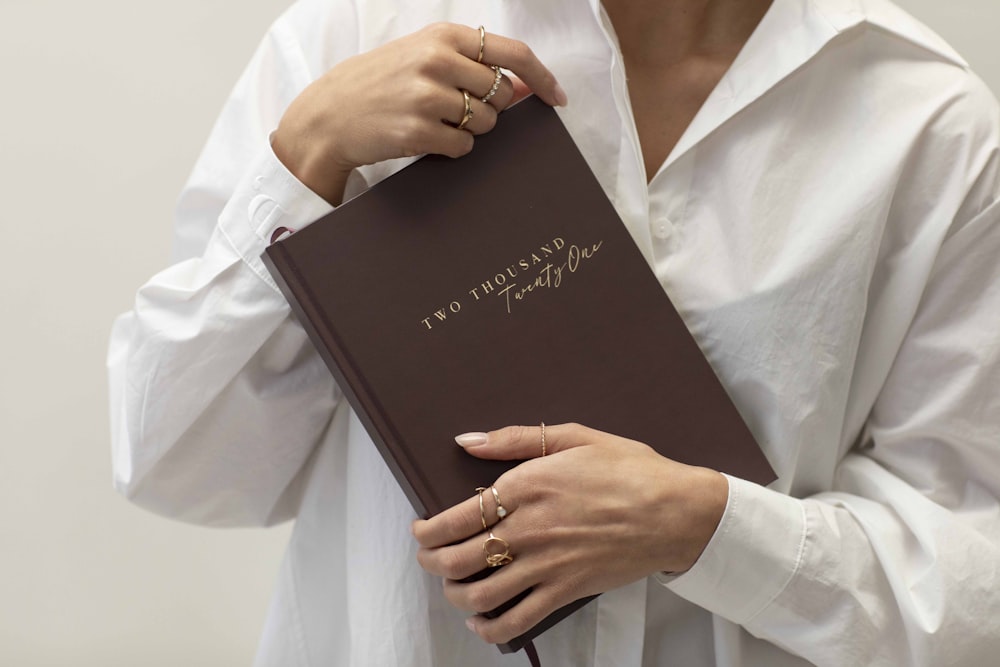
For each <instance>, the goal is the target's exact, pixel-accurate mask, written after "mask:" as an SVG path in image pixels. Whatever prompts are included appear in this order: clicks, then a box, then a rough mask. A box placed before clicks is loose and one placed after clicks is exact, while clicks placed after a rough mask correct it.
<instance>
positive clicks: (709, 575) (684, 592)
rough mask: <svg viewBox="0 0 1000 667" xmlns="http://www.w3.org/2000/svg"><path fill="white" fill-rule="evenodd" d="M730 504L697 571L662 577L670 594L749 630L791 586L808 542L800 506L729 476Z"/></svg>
mask: <svg viewBox="0 0 1000 667" xmlns="http://www.w3.org/2000/svg"><path fill="white" fill-rule="evenodd" d="M726 478H727V479H728V480H729V500H728V502H727V503H726V510H725V512H724V513H723V515H722V520H721V521H720V522H719V526H718V527H717V528H716V531H715V534H714V535H713V536H712V539H711V540H710V541H709V543H708V545H707V546H706V547H705V551H704V552H702V554H701V557H700V558H699V559H698V561H697V562H696V563H695V564H694V566H693V567H692V568H691V569H690V570H688V571H686V572H684V573H682V574H679V575H658V576H657V579H658V580H659V581H660V583H662V584H663V585H665V586H666V587H667V588H669V589H670V590H671V591H673V592H674V593H676V594H677V595H679V596H681V597H682V598H684V599H686V600H688V601H689V602H692V603H694V604H696V605H698V606H700V607H702V608H704V609H707V610H708V611H710V612H712V613H713V614H717V615H719V616H721V617H723V618H725V619H727V620H730V621H732V622H733V623H737V624H745V623H746V622H748V621H749V620H750V619H752V618H753V617H754V616H755V615H757V614H758V613H760V611H762V610H763V609H764V608H765V607H767V605H768V604H770V603H771V602H772V601H773V600H774V599H775V598H776V597H777V596H778V595H779V594H780V593H781V592H782V591H783V590H784V589H785V587H786V586H787V585H788V583H789V582H790V581H791V579H792V577H793V576H794V575H795V573H796V571H797V570H798V568H799V564H800V563H801V560H802V551H803V548H804V545H805V538H806V518H805V508H804V506H803V504H802V502H801V501H799V500H797V499H795V498H790V497H789V496H786V495H783V494H781V493H778V492H777V491H772V490H770V489H767V488H764V487H763V486H760V485H759V484H754V483H753V482H748V481H746V480H742V479H739V478H736V477H730V476H729V475H726Z"/></svg>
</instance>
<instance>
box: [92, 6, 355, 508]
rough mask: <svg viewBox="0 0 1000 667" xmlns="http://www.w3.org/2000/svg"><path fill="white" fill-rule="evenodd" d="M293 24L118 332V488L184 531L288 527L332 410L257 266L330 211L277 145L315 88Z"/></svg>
mask: <svg viewBox="0 0 1000 667" xmlns="http://www.w3.org/2000/svg"><path fill="white" fill-rule="evenodd" d="M292 18H294V17H293V16H287V15H286V16H285V17H283V18H282V19H279V21H278V22H277V23H276V24H275V25H274V27H273V28H272V30H271V31H270V32H269V33H268V36H267V38H266V39H265V40H264V41H263V42H262V44H261V46H260V47H259V48H258V50H257V51H256V53H255V54H254V56H253V59H252V60H251V62H250V64H249V66H248V67H247V69H246V71H245V72H244V73H243V75H242V76H241V77H240V79H239V81H238V83H237V84H236V86H235V88H234V90H233V91H232V94H231V95H230V97H229V99H228V100H227V102H226V104H225V107H224V109H223V111H222V113H221V115H220V117H219V120H218V121H217V122H216V124H215V127H214V128H213V130H212V133H211V136H210V138H209V139H208V142H207V144H206V147H205V149H204V150H203V152H202V155H201V156H200V158H199V160H198V163H197V164H196V166H195V168H194V170H193V173H192V175H191V177H190V179H189V181H188V183H187V185H186V187H185V189H184V192H183V193H182V195H181V197H180V202H179V205H178V209H177V221H176V225H175V229H176V233H175V243H174V255H175V259H176V260H178V263H176V264H174V265H173V266H171V267H170V268H168V269H166V270H164V271H162V272H161V273H159V274H157V275H156V276H154V277H153V278H152V279H151V280H150V281H149V282H148V283H147V284H146V285H144V286H143V287H142V288H141V289H140V290H139V292H138V295H137V298H136V303H135V307H134V309H133V310H132V311H131V312H129V313H126V314H124V315H122V316H121V317H120V318H119V319H118V320H117V321H116V322H115V325H114V328H113V331H112V340H111V346H110V351H109V356H108V363H109V368H110V377H111V385H112V390H111V391H112V405H113V406H116V407H115V408H113V410H115V412H113V414H112V429H113V439H114V448H113V449H114V473H115V474H114V483H115V486H116V488H118V489H119V490H120V491H121V492H123V493H124V494H125V495H127V496H129V497H130V498H131V499H132V500H134V501H135V502H136V503H138V504H139V505H142V506H144V507H146V508H148V509H151V510H153V511H155V512H158V513H162V514H166V515H169V516H173V517H175V518H180V519H183V520H188V521H194V522H199V523H206V524H211V525H245V524H250V525H261V524H270V523H274V522H277V521H281V520H284V519H287V518H289V517H290V516H292V515H294V513H295V507H296V502H297V498H298V494H299V491H300V486H301V481H302V480H301V475H303V474H305V473H304V472H303V470H304V465H305V464H306V462H307V461H308V459H309V455H310V452H311V451H312V449H313V448H314V447H315V446H316V443H317V442H319V441H320V439H321V437H322V434H323V431H324V429H325V428H326V425H327V423H328V421H329V419H330V415H331V413H332V411H333V409H334V407H335V405H336V403H337V400H338V390H337V389H336V387H335V385H334V382H333V380H332V378H331V377H330V374H329V372H328V371H327V369H326V368H325V366H324V365H323V363H322V361H321V360H320V358H319V357H318V355H316V353H315V351H314V350H313V348H312V345H311V343H309V341H308V339H307V338H306V336H305V334H304V332H303V331H302V329H301V327H299V326H298V325H297V324H295V323H294V321H293V319H292V318H291V315H290V310H289V308H288V305H287V303H286V302H285V299H284V297H282V296H281V294H280V293H279V292H278V291H277V288H276V286H275V284H274V282H273V280H272V279H271V277H270V275H269V274H268V272H267V270H266V269H265V267H264V266H263V264H262V262H261V261H260V254H261V253H262V252H263V251H264V249H265V247H266V246H267V243H268V241H269V238H270V234H271V232H272V231H273V230H274V229H275V228H276V227H277V226H279V224H280V225H283V226H288V227H291V228H293V229H301V228H302V227H304V226H305V225H306V224H308V223H309V222H311V221H312V220H314V219H316V218H318V217H320V216H322V215H323V214H325V213H327V212H328V211H329V210H330V206H329V205H328V204H327V203H326V202H325V201H323V200H322V199H320V198H319V197H318V196H316V195H315V194H314V193H312V192H311V191H309V190H308V189H307V188H305V187H304V186H303V185H302V184H301V183H299V182H298V181H297V180H296V179H295V178H294V176H292V175H291V174H290V173H289V172H288V171H287V170H286V169H285V168H284V166H283V165H282V164H281V163H280V162H279V161H278V160H277V158H276V157H275V156H274V154H273V152H272V151H271V149H270V145H269V142H268V135H269V132H271V131H272V130H273V129H274V127H276V126H277V123H278V120H279V119H280V117H281V114H282V113H283V110H284V108H285V107H286V106H287V105H288V103H290V102H291V100H292V99H293V98H294V97H295V96H296V95H297V94H298V92H299V91H300V90H301V89H302V88H303V87H305V86H306V85H307V84H308V83H309V82H310V81H311V80H312V78H313V77H314V76H315V74H314V73H311V72H310V71H309V69H308V67H307V66H306V64H305V60H304V58H302V56H301V54H302V48H301V47H300V46H299V45H298V44H297V43H296V42H295V38H294V36H293V32H292V31H291V30H289V29H288V27H287V25H286V22H287V21H289V20H291V19H292ZM359 185H361V183H359V179H354V182H353V187H355V188H357V187H359ZM236 330H238V331H239V335H238V336H234V335H233V332H234V331H236ZM248 406H253V408H252V409H249V408H248Z"/></svg>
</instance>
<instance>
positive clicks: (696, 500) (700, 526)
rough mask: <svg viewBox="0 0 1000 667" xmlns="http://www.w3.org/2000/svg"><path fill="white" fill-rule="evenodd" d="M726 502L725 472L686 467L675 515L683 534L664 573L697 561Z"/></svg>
mask: <svg viewBox="0 0 1000 667" xmlns="http://www.w3.org/2000/svg"><path fill="white" fill-rule="evenodd" d="M728 502H729V480H728V479H726V476H725V475H723V474H722V473H720V472H717V471H715V470H710V469H708V468H699V467H691V468H690V473H689V476H688V479H687V481H686V483H685V484H684V485H683V499H682V501H681V503H680V505H679V509H680V517H678V518H680V519H681V520H682V523H681V525H683V527H684V528H683V530H684V533H683V534H682V536H681V537H682V539H679V540H677V546H678V549H677V551H676V552H675V553H674V558H673V559H671V561H672V562H671V563H670V564H669V565H670V566H669V567H666V568H664V569H663V571H664V572H667V573H670V574H680V573H682V572H686V571H687V570H689V569H691V567H693V566H694V564H695V563H696V562H698V559H699V558H701V555H702V553H703V552H704V551H705V547H707V546H708V543H709V542H710V541H711V539H712V537H713V536H714V535H715V531H716V530H717V529H718V527H719V523H720V522H721V521H722V516H723V514H725V511H726V505H727V504H728Z"/></svg>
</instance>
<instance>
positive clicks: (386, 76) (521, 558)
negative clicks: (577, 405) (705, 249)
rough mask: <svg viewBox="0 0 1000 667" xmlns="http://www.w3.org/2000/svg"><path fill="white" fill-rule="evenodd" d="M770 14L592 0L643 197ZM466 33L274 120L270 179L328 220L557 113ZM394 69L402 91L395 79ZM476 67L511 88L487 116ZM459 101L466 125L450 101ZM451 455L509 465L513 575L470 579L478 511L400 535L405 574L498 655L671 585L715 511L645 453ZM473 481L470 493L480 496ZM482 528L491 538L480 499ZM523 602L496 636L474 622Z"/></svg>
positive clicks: (639, 449)
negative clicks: (367, 185) (400, 171)
mask: <svg viewBox="0 0 1000 667" xmlns="http://www.w3.org/2000/svg"><path fill="white" fill-rule="evenodd" d="M770 2H771V0H604V2H603V4H604V7H605V9H606V11H607V12H608V15H609V17H610V18H611V21H612V23H613V25H614V28H615V32H616V34H617V36H618V40H619V43H620V44H621V48H622V54H623V57H624V62H625V68H626V72H627V74H628V85H629V95H630V101H631V106H632V110H633V116H634V120H635V124H636V129H637V132H638V135H639V141H640V144H641V148H642V153H643V160H644V163H645V168H646V174H647V180H651V179H652V178H653V177H654V175H655V173H656V171H657V169H658V168H659V167H660V165H661V164H662V163H663V161H664V160H665V159H666V158H667V157H668V156H669V154H670V151H671V150H672V149H673V147H674V146H675V145H676V143H677V141H678V140H679V139H680V137H681V135H682V134H683V132H684V130H685V129H686V128H687V127H688V125H689V124H690V122H691V120H692V119H693V118H694V116H695V114H696V113H697V112H698V109H699V108H700V107H701V105H702V104H703V103H704V101H705V99H706V98H707V97H708V95H709V94H710V93H711V91H712V90H713V88H714V87H715V86H716V84H717V83H718V82H719V80H720V79H721V77H722V76H723V74H724V73H725V72H726V70H727V69H728V68H729V66H730V65H731V64H732V62H733V60H734V59H735V58H736V56H737V54H738V53H739V51H740V49H741V48H742V47H743V45H744V44H745V42H746V40H747V38H748V37H749V36H750V34H751V33H752V32H753V30H754V28H755V27H756V25H757V24H758V23H759V22H760V19H761V18H762V17H763V15H764V13H765V12H766V10H767V8H768V7H769V6H770ZM478 53H479V31H478V30H476V29H474V28H469V27H466V26H457V25H452V24H434V25H431V26H428V27H427V28H424V29H422V30H420V31H417V32H416V33H413V34H411V35H408V36H405V37H402V38H400V39H397V40H395V41H393V42H389V43H387V44H385V45H384V46H382V47H379V48H377V49H374V50H372V51H370V52H367V53H364V54H361V55H358V56H356V57H354V58H350V59H348V60H345V61H344V62H342V63H340V64H338V65H336V66H335V67H333V68H332V69H330V70H329V71H328V72H326V73H325V74H324V75H323V76H322V77H320V78H319V79H318V80H317V81H315V82H314V83H313V84H311V85H310V86H309V87H307V88H306V89H305V90H304V91H303V92H302V93H301V94H300V95H299V97H298V98H296V99H295V100H294V101H293V102H292V104H291V105H290V106H289V108H288V110H287V111H286V113H285V115H284V116H283V118H282V120H281V122H280V123H279V126H278V128H277V130H276V131H275V133H274V135H273V136H272V146H273V149H274V152H275V154H276V155H277V157H278V158H279V159H280V160H281V161H282V162H283V163H284V164H285V166H286V167H288V169H289V170H290V171H291V172H292V173H293V174H294V175H295V176H296V177H297V178H299V180H300V181H302V182H303V183H304V184H305V185H307V186H308V187H310V188H311V189H312V190H313V191H315V192H317V193H318V194H319V195H321V196H322V197H324V198H325V199H326V200H327V201H329V202H330V203H331V204H333V205H337V204H339V203H340V202H341V200H342V198H343V193H344V186H345V184H346V181H347V176H348V174H349V173H350V171H351V170H352V169H354V168H357V167H359V166H362V165H366V164H374V163H376V162H380V161H383V160H387V159H391V158H396V157H405V156H414V155H421V154H424V153H437V154H442V155H448V156H451V157H459V156H461V155H465V154H466V153H468V152H469V151H471V150H472V149H473V146H474V143H475V136H477V135H480V134H484V133H486V132H489V131H490V130H492V129H493V127H494V125H495V124H496V123H497V121H498V113H499V112H500V111H502V110H503V109H504V108H506V107H507V106H509V105H510V104H511V103H512V102H513V101H515V100H517V99H520V98H521V97H523V96H524V95H526V94H527V93H528V92H534V93H535V94H537V95H538V96H539V97H540V98H541V99H543V100H544V101H545V102H547V103H549V104H552V105H564V104H566V103H567V99H566V94H565V92H563V90H562V88H561V87H560V86H559V84H558V82H557V81H556V79H555V77H554V76H553V75H552V73H551V72H550V71H549V70H548V69H547V68H546V67H545V66H544V65H543V64H542V63H541V62H540V61H539V60H538V59H537V58H536V57H535V55H534V54H533V53H532V51H531V49H530V48H529V47H528V46H527V45H525V44H523V43H522V42H518V41H516V40H512V39H508V38H506V37H503V36H501V35H496V34H494V33H490V34H489V35H488V37H487V39H486V49H485V52H484V56H483V63H478V62H476V58H477V56H478ZM401 62H405V63H407V68H406V71H405V76H404V75H402V73H401V70H400V68H399V63H401ZM485 63H492V64H497V65H500V66H502V67H504V68H505V69H507V70H509V71H510V72H511V73H512V76H511V77H510V78H508V77H506V76H505V77H504V78H503V81H502V85H501V86H500V89H499V90H498V91H497V93H496V95H495V96H494V97H493V98H491V99H490V100H489V101H488V102H487V103H483V102H481V101H480V98H481V97H483V96H484V95H485V94H486V93H487V91H489V89H490V87H491V86H492V84H493V80H494V72H493V70H491V69H490V68H489V66H488V65H487V64H485ZM463 89H465V90H468V91H469V92H470V94H471V95H472V96H473V101H472V109H473V116H472V119H471V121H470V122H469V123H468V124H467V125H466V126H465V128H464V129H462V130H459V129H457V127H456V125H457V124H458V123H459V121H460V120H461V119H462V116H463V114H464V102H463V98H462V94H461V90H463ZM472 440H473V441H475V442H473V443H470V442H469V441H468V439H467V438H463V442H464V444H465V446H466V451H467V452H468V453H469V454H470V455H472V456H477V457H480V458H486V459H502V460H524V462H523V463H521V464H520V465H518V466H516V467H515V468H513V469H512V470H510V471H508V472H507V473H505V474H504V475H503V476H502V477H501V478H500V479H498V480H496V482H495V485H496V488H497V489H498V490H499V492H500V493H501V498H502V500H503V503H504V506H505V507H506V509H507V510H508V512H509V514H508V515H507V516H506V518H504V519H503V522H502V523H501V524H500V525H498V526H497V527H496V533H497V534H498V536H499V537H502V538H503V539H505V540H507V541H508V542H509V543H510V545H511V553H512V554H513V555H514V556H515V559H514V561H513V562H511V563H509V564H507V565H504V566H503V567H501V568H500V569H499V570H497V571H495V572H494V573H493V576H490V577H488V578H486V579H484V580H481V581H478V582H473V583H460V581H459V580H461V579H464V578H465V577H468V576H469V575H471V574H474V573H476V572H478V571H480V570H482V569H484V566H485V561H484V555H483V552H482V546H483V542H484V540H485V537H486V534H485V533H484V531H483V529H482V523H481V518H480V510H479V500H478V497H476V496H471V497H470V498H469V499H468V500H466V501H464V502H463V503H461V504H459V505H456V506H455V507H452V508H450V509H448V510H446V511H444V512H442V513H441V514H439V515H437V516H435V517H432V518H431V519H429V520H426V521H424V520H419V521H416V522H414V524H413V535H414V537H415V538H416V539H417V541H418V542H419V544H420V549H419V551H418V554H417V558H418V560H419V562H420V564H421V566H422V567H423V568H424V569H426V570H427V571H428V572H431V573H433V574H436V575H439V576H441V577H443V579H444V592H445V595H446V596H447V598H448V600H450V601H451V603H452V604H454V605H455V606H456V607H458V608H459V609H463V610H466V611H468V612H470V613H471V614H472V616H470V618H469V619H468V622H467V624H468V626H469V628H470V630H472V631H473V632H475V633H477V634H478V635H479V636H480V637H482V638H483V639H484V640H485V641H487V642H490V643H500V642H505V641H508V640H510V639H512V638H514V637H516V636H518V635H520V634H522V633H523V632H524V631H526V630H527V629H529V628H530V627H532V626H533V625H535V624H536V623H538V622H539V621H540V620H542V619H543V618H544V617H546V616H547V615H548V614H549V613H551V612H552V611H554V610H555V609H557V608H559V607H561V606H563V605H565V604H567V603H569V602H571V601H573V600H576V599H579V598H581V597H584V596H587V595H591V594H595V593H601V592H604V591H607V590H610V589H612V588H616V587H619V586H622V585H625V584H627V583H630V582H633V581H637V580H639V579H642V578H644V577H646V576H648V575H650V574H652V573H655V572H658V571H668V572H683V571H685V570H687V569H689V568H690V567H691V566H692V565H693V564H694V563H695V562H696V561H697V559H698V557H699V556H700V554H701V553H702V551H703V550H704V548H705V546H706V545H707V543H708V541H709V540H710V539H711V537H712V535H713V534H714V532H715V529H716V527H717V526H718V524H719V521H720V519H721V517H722V514H723V512H724V511H725V507H726V503H727V500H728V494H729V489H728V483H727V481H726V479H725V477H723V476H722V475H721V474H719V473H718V472H715V471H712V470H707V469H705V468H697V467H692V466H688V465H684V464H682V463H679V462H677V461H672V460H670V459H666V458H663V457H662V456H660V455H658V454H656V453H655V451H654V450H652V449H651V448H650V447H648V446H647V445H645V444H643V443H640V442H635V441H632V440H627V439H624V438H620V437H618V436H615V435H612V434H608V433H602V432H600V431H595V430H593V429H589V428H587V427H584V426H580V425H577V424H563V425H557V426H549V427H547V428H546V441H547V449H548V455H547V456H545V457H544V458H540V454H541V448H540V441H541V433H540V429H539V428H538V427H521V426H512V427H507V428H504V429H501V430H499V431H494V432H491V433H488V434H479V435H477V436H476V437H473V438H472ZM484 481H485V480H484ZM484 501H485V503H486V514H487V521H488V522H489V523H490V524H496V523H497V521H498V518H497V516H496V508H495V506H494V504H495V503H494V501H493V499H492V495H491V494H489V493H487V494H486V495H485V496H484ZM529 588H530V589H531V592H530V594H529V595H527V596H526V597H525V598H524V599H523V600H522V601H521V602H519V603H518V604H517V605H515V606H514V607H513V608H512V609H510V610H509V611H507V612H506V613H504V614H503V615H502V616H500V617H498V618H496V619H492V620H490V619H487V618H485V617H483V616H479V615H478V613H479V612H483V611H487V610H491V609H494V608H496V607H498V606H499V605H500V604H501V603H503V602H506V601H507V600H510V599H511V598H513V597H514V596H515V595H517V594H519V593H521V592H522V591H525V590H527V589H529Z"/></svg>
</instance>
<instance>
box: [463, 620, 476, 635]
mask: <svg viewBox="0 0 1000 667" xmlns="http://www.w3.org/2000/svg"><path fill="white" fill-rule="evenodd" d="M465 627H467V628H469V629H470V630H472V631H473V632H475V631H476V624H475V623H474V622H473V621H472V619H471V618H467V619H465Z"/></svg>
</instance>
